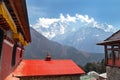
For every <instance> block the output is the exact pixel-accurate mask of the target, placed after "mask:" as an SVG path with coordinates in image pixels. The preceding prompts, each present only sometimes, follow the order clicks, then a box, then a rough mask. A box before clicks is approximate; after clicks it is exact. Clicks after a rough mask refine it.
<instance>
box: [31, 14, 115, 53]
mask: <svg viewBox="0 0 120 80" xmlns="http://www.w3.org/2000/svg"><path fill="white" fill-rule="evenodd" d="M31 26H32V27H33V28H34V29H36V30H37V31H38V32H40V33H41V34H42V35H44V36H45V37H47V38H48V39H50V40H53V41H57V42H59V43H61V44H64V45H69V46H73V47H75V48H77V49H79V50H82V51H86V52H96V53H101V52H103V48H102V47H100V46H97V45H96V43H98V42H100V41H103V40H104V39H106V38H107V37H108V36H110V35H111V34H112V33H113V32H115V31H116V29H115V27H114V26H113V25H109V24H107V23H105V24H102V23H99V22H97V21H95V20H94V18H89V16H88V15H80V14H76V15H75V16H70V15H69V14H68V15H67V16H63V14H61V15H60V17H59V18H39V20H38V21H37V23H36V24H34V25H31Z"/></svg>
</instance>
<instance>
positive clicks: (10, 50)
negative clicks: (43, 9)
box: [0, 0, 31, 80]
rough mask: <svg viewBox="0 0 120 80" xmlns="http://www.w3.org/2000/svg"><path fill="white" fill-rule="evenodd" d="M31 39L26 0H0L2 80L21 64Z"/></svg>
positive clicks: (0, 74) (0, 75)
mask: <svg viewBox="0 0 120 80" xmlns="http://www.w3.org/2000/svg"><path fill="white" fill-rule="evenodd" d="M30 41H31V38H30V31H29V24H28V18H27V10H26V3H25V0H0V80H4V79H5V78H6V77H7V76H8V75H9V74H10V73H11V72H13V70H14V69H15V68H16V67H17V66H18V65H19V63H20V62H21V60H22V59H23V53H24V46H26V45H27V44H28V43H29V42H30Z"/></svg>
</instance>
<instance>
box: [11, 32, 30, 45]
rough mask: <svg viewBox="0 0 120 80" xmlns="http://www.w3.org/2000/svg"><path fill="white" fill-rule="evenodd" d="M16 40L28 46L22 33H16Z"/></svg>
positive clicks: (14, 36) (14, 35)
mask: <svg viewBox="0 0 120 80" xmlns="http://www.w3.org/2000/svg"><path fill="white" fill-rule="evenodd" d="M13 38H14V39H18V40H19V41H20V42H21V43H22V44H23V45H24V46H27V45H28V43H27V42H26V41H25V40H24V38H23V36H22V34H21V33H14V34H13Z"/></svg>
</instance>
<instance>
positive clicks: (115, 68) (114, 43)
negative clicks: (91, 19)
mask: <svg viewBox="0 0 120 80" xmlns="http://www.w3.org/2000/svg"><path fill="white" fill-rule="evenodd" d="M98 45H104V48H105V64H106V66H107V75H108V80H120V76H119V75H120V30H119V31H117V32H116V33H114V34H113V35H111V36H110V37H109V38H107V39H106V40H104V41H103V42H101V43H98Z"/></svg>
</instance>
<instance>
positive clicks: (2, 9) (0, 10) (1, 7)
mask: <svg viewBox="0 0 120 80" xmlns="http://www.w3.org/2000/svg"><path fill="white" fill-rule="evenodd" d="M0 15H2V16H3V17H4V18H5V20H6V21H7V23H8V24H9V26H10V28H11V30H12V31H13V32H14V33H17V29H16V25H15V23H14V21H13V19H12V17H11V15H10V13H9V12H8V10H7V8H6V6H5V4H4V2H0Z"/></svg>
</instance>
